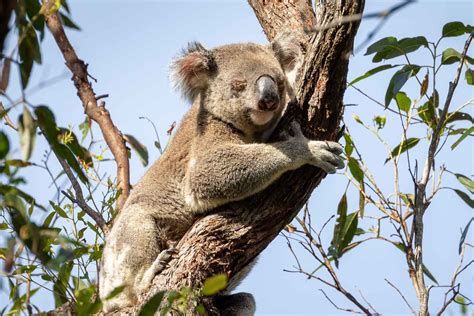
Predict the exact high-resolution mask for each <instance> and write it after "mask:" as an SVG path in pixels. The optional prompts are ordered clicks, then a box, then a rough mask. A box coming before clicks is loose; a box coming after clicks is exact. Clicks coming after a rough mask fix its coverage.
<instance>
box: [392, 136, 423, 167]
mask: <svg viewBox="0 0 474 316" xmlns="http://www.w3.org/2000/svg"><path fill="white" fill-rule="evenodd" d="M419 141H420V139H419V138H416V137H411V138H408V139H407V140H403V141H402V142H401V143H400V144H399V145H397V146H396V147H395V148H394V149H393V150H392V153H391V157H388V158H387V159H385V163H387V162H388V161H389V160H390V159H392V158H396V157H398V156H400V155H401V154H402V153H404V152H405V151H407V150H408V149H410V148H413V147H415V146H416V145H417V144H418V142H419Z"/></svg>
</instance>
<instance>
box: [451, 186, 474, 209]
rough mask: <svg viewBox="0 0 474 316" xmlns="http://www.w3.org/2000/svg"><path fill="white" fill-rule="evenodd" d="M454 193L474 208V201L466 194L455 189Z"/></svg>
mask: <svg viewBox="0 0 474 316" xmlns="http://www.w3.org/2000/svg"><path fill="white" fill-rule="evenodd" d="M454 192H456V194H457V195H458V196H459V197H460V198H461V199H462V200H463V201H464V202H466V204H467V205H469V207H470V208H474V200H473V199H471V198H470V197H469V195H467V194H466V193H465V192H463V191H461V190H457V189H454Z"/></svg>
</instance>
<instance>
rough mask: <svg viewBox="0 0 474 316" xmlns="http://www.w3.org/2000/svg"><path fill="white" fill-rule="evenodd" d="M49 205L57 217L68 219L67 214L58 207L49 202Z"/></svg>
mask: <svg viewBox="0 0 474 316" xmlns="http://www.w3.org/2000/svg"><path fill="white" fill-rule="evenodd" d="M49 204H50V205H51V206H52V207H53V209H54V210H55V211H56V213H57V214H58V215H59V216H61V217H62V218H69V216H68V215H67V213H66V212H65V211H64V210H63V209H62V208H61V207H60V206H59V205H57V204H55V203H54V202H53V201H49Z"/></svg>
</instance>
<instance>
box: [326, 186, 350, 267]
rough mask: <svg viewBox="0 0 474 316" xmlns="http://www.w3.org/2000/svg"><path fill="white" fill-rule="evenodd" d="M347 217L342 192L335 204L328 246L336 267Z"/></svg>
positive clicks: (345, 199)
mask: <svg viewBox="0 0 474 316" xmlns="http://www.w3.org/2000/svg"><path fill="white" fill-rule="evenodd" d="M346 218H347V196H346V194H345V193H344V194H343V195H342V197H341V200H340V201H339V204H338V206H337V220H336V225H334V233H333V236H332V241H331V246H330V248H329V254H330V255H331V256H333V257H334V262H335V264H336V267H339V261H338V258H339V257H340V255H341V254H340V251H339V250H340V249H341V247H340V245H341V242H342V240H343V238H344V227H345V224H346Z"/></svg>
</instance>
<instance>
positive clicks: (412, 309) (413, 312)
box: [384, 279, 416, 315]
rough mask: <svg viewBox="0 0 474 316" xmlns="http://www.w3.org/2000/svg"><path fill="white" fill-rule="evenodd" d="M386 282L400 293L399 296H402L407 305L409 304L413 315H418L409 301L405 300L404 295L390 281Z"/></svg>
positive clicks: (386, 280)
mask: <svg viewBox="0 0 474 316" xmlns="http://www.w3.org/2000/svg"><path fill="white" fill-rule="evenodd" d="M384 280H385V282H387V283H388V284H389V285H390V286H391V287H393V288H394V289H395V291H397V292H398V294H400V296H401V298H402V299H403V301H404V302H405V304H407V306H408V308H409V309H410V310H411V313H412V314H413V315H416V312H415V309H414V308H413V307H411V305H410V303H408V301H407V299H406V298H405V296H404V295H403V293H402V292H401V291H400V290H399V289H398V288H397V287H396V286H395V285H394V284H393V283H391V282H390V281H389V280H388V279H384Z"/></svg>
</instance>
